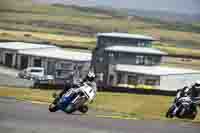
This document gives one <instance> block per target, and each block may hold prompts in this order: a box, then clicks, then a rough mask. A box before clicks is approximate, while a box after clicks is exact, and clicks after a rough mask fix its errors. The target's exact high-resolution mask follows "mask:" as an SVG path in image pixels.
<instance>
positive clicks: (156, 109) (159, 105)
mask: <svg viewBox="0 0 200 133" xmlns="http://www.w3.org/2000/svg"><path fill="white" fill-rule="evenodd" d="M53 92H55V90H39V89H28V88H14V87H0V96H4V97H5V96H6V97H15V98H16V99H19V100H28V101H39V102H52V100H53V98H52V97H51V95H52V93H53ZM171 101H173V97H169V96H153V95H137V94H121V93H108V92H99V93H98V95H97V98H96V100H95V102H94V103H92V104H91V105H90V106H91V108H93V109H95V110H101V111H105V112H106V111H107V112H112V113H113V114H120V116H117V115H113V116H114V117H115V116H117V118H125V119H132V118H137V119H158V120H160V119H162V120H164V119H166V118H165V112H166V110H167V109H168V107H169V106H170V104H171ZM195 122H200V115H198V117H197V118H196V119H195Z"/></svg>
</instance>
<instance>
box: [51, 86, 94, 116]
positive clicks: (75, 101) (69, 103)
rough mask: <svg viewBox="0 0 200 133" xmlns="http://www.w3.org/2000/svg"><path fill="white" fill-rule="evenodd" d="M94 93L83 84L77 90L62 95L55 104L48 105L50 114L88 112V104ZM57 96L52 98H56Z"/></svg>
mask: <svg viewBox="0 0 200 133" xmlns="http://www.w3.org/2000/svg"><path fill="white" fill-rule="evenodd" d="M95 96H96V92H95V91H94V90H93V88H92V87H91V86H89V85H88V84H87V83H83V85H81V86H80V87H78V88H71V89H70V90H69V91H68V92H67V93H66V94H64V95H63V96H62V97H61V98H60V99H59V100H58V101H57V102H56V103H55V104H53V103H54V102H53V103H52V104H50V105H49V111H50V112H56V111H58V110H62V111H64V112H66V113H68V114H71V113H73V112H75V111H80V112H82V113H86V112H87V111H88V106H87V105H88V103H91V101H93V99H94V97H95ZM56 97H57V96H54V98H56Z"/></svg>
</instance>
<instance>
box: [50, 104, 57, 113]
mask: <svg viewBox="0 0 200 133" xmlns="http://www.w3.org/2000/svg"><path fill="white" fill-rule="evenodd" d="M49 111H50V112H56V111H58V107H57V106H56V105H54V104H50V105H49Z"/></svg>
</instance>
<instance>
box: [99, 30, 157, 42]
mask: <svg viewBox="0 0 200 133" xmlns="http://www.w3.org/2000/svg"><path fill="white" fill-rule="evenodd" d="M99 36H105V37H118V38H131V39H141V40H148V41H155V40H156V39H154V38H153V37H151V36H146V35H140V34H128V33H119V32H111V33H97V37H99Z"/></svg>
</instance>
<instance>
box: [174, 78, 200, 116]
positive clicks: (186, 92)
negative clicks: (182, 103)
mask: <svg viewBox="0 0 200 133" xmlns="http://www.w3.org/2000/svg"><path fill="white" fill-rule="evenodd" d="M199 94H200V81H196V82H195V83H193V84H192V85H191V86H190V87H189V86H185V87H183V88H182V89H178V90H177V94H176V99H175V102H174V103H176V102H177V101H178V99H179V98H181V97H190V98H191V100H198V99H199V97H198V96H199ZM179 109H180V108H179V107H177V108H176V109H175V110H174V111H173V113H174V114H176V112H177V111H178V110H179Z"/></svg>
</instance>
